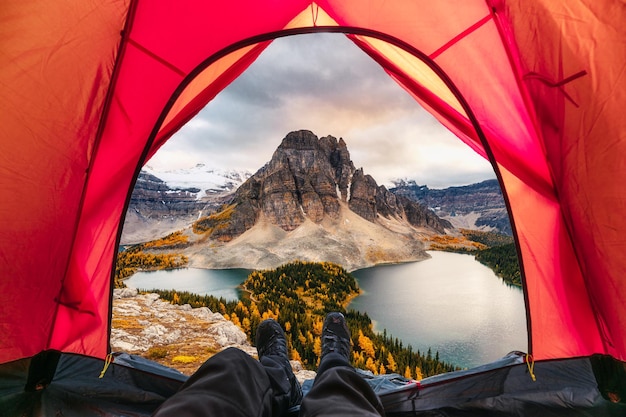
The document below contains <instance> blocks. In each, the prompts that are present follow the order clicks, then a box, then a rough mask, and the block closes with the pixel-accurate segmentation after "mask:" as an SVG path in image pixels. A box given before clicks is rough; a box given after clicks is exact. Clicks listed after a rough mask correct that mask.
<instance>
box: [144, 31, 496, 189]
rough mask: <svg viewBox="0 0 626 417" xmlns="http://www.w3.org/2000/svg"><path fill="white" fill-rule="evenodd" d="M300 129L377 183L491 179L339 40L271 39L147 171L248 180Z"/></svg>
mask: <svg viewBox="0 0 626 417" xmlns="http://www.w3.org/2000/svg"><path fill="white" fill-rule="evenodd" d="M300 129H307V130H311V131H312V132H313V133H315V134H316V135H317V136H318V137H321V136H326V135H332V136H335V137H337V138H339V137H342V138H343V139H344V140H345V142H346V144H347V145H348V150H349V151H350V156H351V159H352V161H353V162H354V165H355V166H356V167H357V168H358V167H363V170H364V172H365V173H366V174H370V175H372V176H373V177H374V179H376V181H377V182H378V183H379V184H386V185H390V184H391V181H392V180H394V179H398V178H407V179H414V180H415V181H416V182H417V183H418V184H426V185H428V186H429V187H430V188H445V187H449V186H454V185H466V184H471V183H475V182H479V181H482V180H485V179H488V178H495V175H494V173H493V169H492V168H491V165H490V164H489V163H488V162H487V161H486V160H484V159H483V158H482V157H480V156H479V155H477V154H476V153H475V152H474V151H472V150H471V149H470V148H469V147H467V146H466V145H464V144H463V143H462V142H461V141H460V140H458V139H457V138H456V137H455V136H454V135H452V134H451V133H450V132H448V131H447V130H446V129H445V128H443V127H442V126H441V125H440V124H439V122H437V121H436V120H435V119H434V118H433V117H432V116H430V115H429V114H428V113H427V112H426V111H424V110H423V109H422V108H421V107H419V105H418V104H417V103H416V102H415V101H414V100H413V99H412V98H411V97H410V96H409V95H408V93H406V92H405V91H404V90H403V89H402V88H400V87H399V86H398V85H397V84H396V83H395V82H394V81H393V80H391V78H389V77H388V76H387V75H386V74H385V73H384V72H383V70H382V69H381V68H380V67H379V66H378V64H376V63H375V62H374V61H373V60H371V58H369V57H368V56H367V55H365V54H364V53H363V52H362V51H361V50H360V49H358V48H357V47H356V46H354V44H352V42H350V41H349V40H348V39H346V38H345V37H344V36H343V35H340V34H314V35H313V34H312V35H299V36H292V37H289V38H283V39H278V40H275V41H274V42H273V43H272V44H271V45H270V46H269V47H268V48H267V49H266V50H265V51H264V52H263V53H262V54H261V56H260V57H259V58H258V59H257V61H255V63H254V64H252V65H251V66H250V67H249V68H248V70H247V71H246V72H244V73H243V74H242V75H241V76H240V77H239V78H238V79H237V80H235V81H234V82H233V83H232V84H231V85H230V86H229V87H227V88H226V89H225V90H224V91H222V92H221V93H220V94H219V95H218V96H217V97H216V98H215V99H214V100H213V101H212V102H211V103H209V104H208V105H207V106H206V107H205V108H204V109H203V110H202V111H201V112H200V113H199V114H198V115H197V116H196V117H195V118H194V119H193V120H192V121H190V122H189V123H188V124H187V125H186V126H185V127H183V128H182V129H181V130H180V131H179V132H178V133H176V135H174V136H173V137H172V138H171V139H170V141H169V142H168V143H167V144H165V145H164V146H163V147H162V148H161V149H160V150H159V152H158V153H157V154H156V155H155V156H154V157H153V158H152V159H151V160H150V161H148V163H147V165H149V166H150V167H152V168H153V169H155V170H157V171H164V170H169V169H179V168H188V167H192V166H194V165H195V164H197V163H204V164H206V165H207V166H209V167H211V168H218V169H237V170H249V171H252V172H255V171H256V170H257V169H259V168H260V167H261V166H263V165H264V164H265V163H266V162H267V161H269V160H270V158H271V156H272V153H273V151H274V150H275V149H276V147H277V146H278V145H279V144H280V142H281V140H282V139H283V138H284V137H285V135H286V134H287V133H288V132H290V131H293V130H300Z"/></svg>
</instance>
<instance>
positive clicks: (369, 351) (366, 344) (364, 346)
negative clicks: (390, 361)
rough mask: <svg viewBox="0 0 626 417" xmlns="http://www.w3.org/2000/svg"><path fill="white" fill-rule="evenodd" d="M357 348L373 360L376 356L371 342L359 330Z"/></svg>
mask: <svg viewBox="0 0 626 417" xmlns="http://www.w3.org/2000/svg"><path fill="white" fill-rule="evenodd" d="M359 347H360V348H361V350H362V351H364V352H365V354H366V355H367V356H368V357H370V358H374V356H375V355H376V352H375V349H374V343H372V340H371V339H370V338H369V337H367V336H365V335H364V334H363V331H361V330H359Z"/></svg>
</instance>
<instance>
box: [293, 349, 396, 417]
mask: <svg viewBox="0 0 626 417" xmlns="http://www.w3.org/2000/svg"><path fill="white" fill-rule="evenodd" d="M325 359H326V358H325ZM328 359H330V358H328ZM324 362H326V361H324ZM344 362H345V360H344ZM324 365H325V364H324V363H322V364H321V365H320V369H321V372H319V373H318V374H317V377H316V378H315V382H314V384H313V387H312V388H311V390H310V391H309V393H308V394H307V395H305V396H304V399H303V400H302V406H301V407H300V416H301V417H313V416H319V417H321V416H359V417H362V416H372V417H380V416H384V415H385V411H384V409H383V406H382V404H381V402H380V399H379V398H378V396H377V395H376V393H375V392H374V391H373V390H372V388H371V387H370V386H369V384H368V383H367V382H366V381H365V380H364V379H363V378H362V377H361V376H360V375H359V374H357V373H356V371H355V370H354V369H353V368H352V367H350V366H347V365H343V366H342V365H339V366H332V367H326V366H324Z"/></svg>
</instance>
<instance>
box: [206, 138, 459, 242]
mask: <svg viewBox="0 0 626 417" xmlns="http://www.w3.org/2000/svg"><path fill="white" fill-rule="evenodd" d="M342 204H345V205H347V208H348V209H349V210H351V211H353V212H354V213H356V214H358V215H359V216H360V217H362V218H363V219H365V220H367V221H369V222H378V221H379V220H380V218H381V217H382V218H385V219H396V220H398V221H404V222H406V224H407V226H408V225H410V226H413V227H424V228H428V229H431V230H432V231H433V232H438V233H443V232H444V229H445V228H447V227H450V224H449V223H448V222H446V221H443V220H441V219H439V218H438V217H437V216H436V215H434V213H432V212H430V211H429V210H427V209H426V208H424V207H422V206H420V205H419V204H417V203H415V202H412V201H410V200H408V199H406V198H401V197H400V198H397V197H396V196H395V195H393V194H392V193H391V192H389V191H388V190H387V189H386V188H385V187H384V186H378V184H377V183H376V181H375V180H374V178H372V177H371V176H370V175H367V174H365V173H364V172H363V168H359V169H356V168H355V167H354V164H353V163H352V161H351V160H350V153H349V151H348V148H347V146H346V143H345V141H344V140H343V139H341V138H340V139H337V138H335V137H333V136H325V137H322V138H318V137H317V136H316V135H315V134H314V133H313V132H311V131H308V130H299V131H294V132H290V133H288V134H287V135H286V136H285V138H284V139H283V140H282V142H281V144H280V145H279V146H278V148H277V149H276V151H275V152H274V154H273V156H272V159H271V160H270V161H269V162H268V163H267V164H266V165H265V166H264V167H263V168H262V169H260V170H259V171H257V173H256V174H254V175H253V176H252V177H250V178H249V179H248V180H247V181H246V182H245V183H244V184H243V185H242V186H241V187H240V188H239V189H238V190H237V192H236V193H235V195H234V196H233V199H232V201H231V204H230V205H229V206H228V210H229V212H228V213H229V214H228V216H225V215H224V216H221V217H220V216H217V217H219V218H220V219H221V220H220V221H216V220H215V218H214V219H212V220H211V219H209V218H206V219H204V220H200V221H199V223H202V222H203V221H204V222H205V223H207V224H205V225H201V227H202V228H203V229H205V230H211V238H213V239H218V240H222V241H229V240H232V239H234V238H236V237H237V236H239V235H241V234H242V233H244V232H245V231H246V230H248V229H250V228H251V227H253V226H254V225H255V224H256V222H257V220H258V219H259V218H260V217H263V218H264V219H265V220H267V221H268V222H270V223H271V224H273V225H276V226H278V227H280V228H281V229H283V230H284V231H287V232H289V231H292V230H295V229H296V228H298V227H299V226H300V225H302V224H303V223H304V222H305V221H306V220H311V221H312V222H313V223H320V222H322V221H323V220H324V219H327V218H328V219H331V220H335V221H336V220H338V219H340V217H341V205H342ZM381 221H382V220H381ZM381 224H384V222H382V223H381Z"/></svg>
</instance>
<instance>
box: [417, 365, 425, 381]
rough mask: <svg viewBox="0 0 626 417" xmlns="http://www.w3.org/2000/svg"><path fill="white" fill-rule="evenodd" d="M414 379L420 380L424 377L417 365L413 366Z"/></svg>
mask: <svg viewBox="0 0 626 417" xmlns="http://www.w3.org/2000/svg"><path fill="white" fill-rule="evenodd" d="M415 379H417V380H418V381H421V380H422V379H424V376H423V375H422V370H421V369H420V367H419V366H416V367H415Z"/></svg>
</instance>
